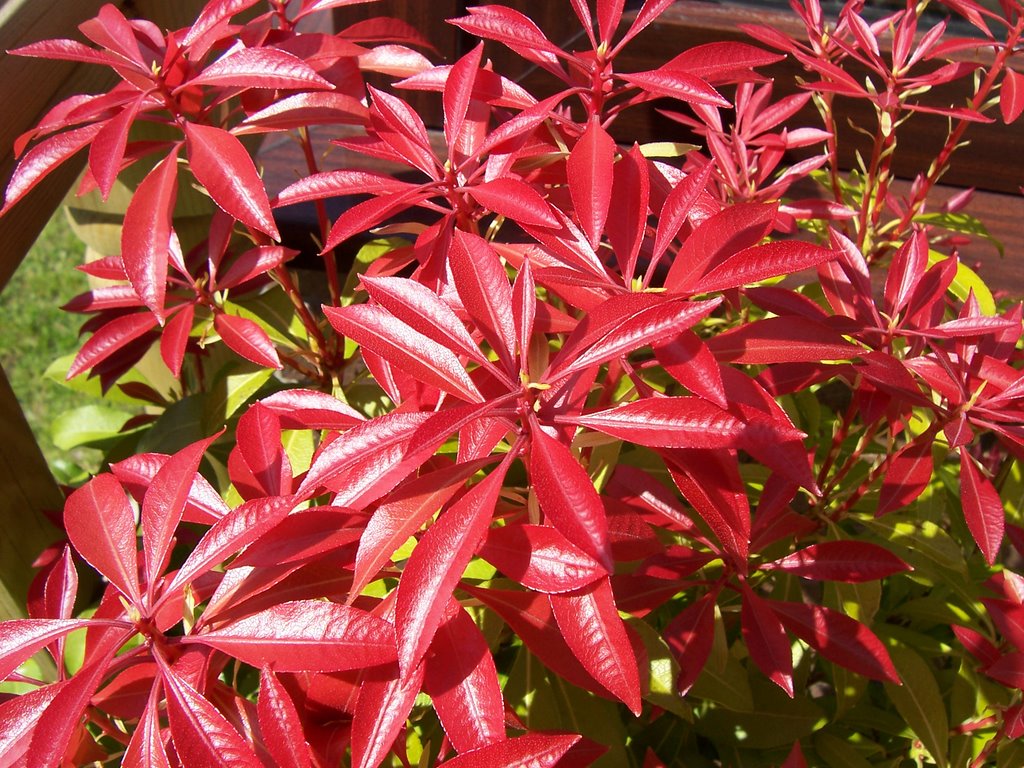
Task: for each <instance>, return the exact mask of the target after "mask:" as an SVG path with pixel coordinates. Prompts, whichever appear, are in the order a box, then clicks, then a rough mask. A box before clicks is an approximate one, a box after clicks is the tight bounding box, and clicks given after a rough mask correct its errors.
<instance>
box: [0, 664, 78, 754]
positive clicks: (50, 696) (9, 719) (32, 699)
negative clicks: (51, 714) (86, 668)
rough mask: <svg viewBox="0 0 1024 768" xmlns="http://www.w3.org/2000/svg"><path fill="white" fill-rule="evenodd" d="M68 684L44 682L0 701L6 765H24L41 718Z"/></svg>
mask: <svg viewBox="0 0 1024 768" xmlns="http://www.w3.org/2000/svg"><path fill="white" fill-rule="evenodd" d="M66 684H67V682H66V681H65V682H60V683H52V684H50V685H45V686H43V687H41V688H36V689H35V690H34V691H29V692H28V693H23V694H22V695H21V696H13V697H11V698H10V699H7V700H6V701H4V702H2V703H0V723H2V724H3V727H2V728H0V755H3V761H4V762H3V765H4V766H5V768H7V766H13V765H24V764H25V757H26V754H27V752H28V749H29V744H30V743H31V741H32V734H33V732H34V730H35V727H36V725H37V724H38V723H39V718H40V717H42V715H43V713H44V712H45V711H46V710H47V709H48V708H49V707H50V704H51V703H52V702H53V700H54V698H55V697H56V696H57V694H58V693H60V690H61V689H62V688H63V687H64V686H65V685H66Z"/></svg>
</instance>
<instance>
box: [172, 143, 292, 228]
mask: <svg viewBox="0 0 1024 768" xmlns="http://www.w3.org/2000/svg"><path fill="white" fill-rule="evenodd" d="M185 138H186V140H187V141H186V146H187V148H188V160H189V166H190V168H191V169H192V175H193V176H195V177H196V181H198V182H199V183H200V184H202V185H203V186H204V187H205V188H206V191H207V192H209V193H210V197H212V198H213V201H214V202H215V203H216V204H217V205H218V206H220V208H221V209H223V210H224V211H225V212H226V213H228V214H230V215H231V216H233V217H234V218H236V219H238V220H239V221H240V222H242V223H243V224H245V225H246V226H247V227H251V228H252V229H255V230H258V231H260V232H264V233H266V234H268V235H270V237H272V238H273V239H274V240H279V239H280V237H281V236H280V235H279V234H278V231H277V225H275V224H274V214H273V212H272V211H271V210H270V201H269V200H268V199H267V191H266V190H265V189H264V188H263V180H262V179H261V178H260V175H259V173H258V172H257V171H256V166H255V165H254V164H253V162H252V158H251V157H250V156H249V153H248V152H247V151H246V149H245V147H243V146H242V142H240V141H239V140H238V139H237V138H235V137H234V136H232V135H231V134H230V133H228V132H227V131H225V130H224V129H223V128H217V127H215V126H212V125H199V124H198V123H185Z"/></svg>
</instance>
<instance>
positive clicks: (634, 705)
mask: <svg viewBox="0 0 1024 768" xmlns="http://www.w3.org/2000/svg"><path fill="white" fill-rule="evenodd" d="M548 600H550V601H551V610H552V611H553V613H554V615H555V620H556V621H557V622H558V628H559V630H561V632H562V637H564V638H565V642H566V643H567V644H568V645H569V647H570V648H571V649H572V650H573V651H574V652H575V654H576V657H577V658H578V659H579V660H580V663H582V664H583V666H584V668H585V669H586V670H587V672H589V673H590V674H591V675H593V677H594V679H595V680H597V681H598V682H599V683H601V685H603V686H604V687H605V688H607V689H608V690H609V691H611V692H612V693H613V694H615V696H616V697H617V698H618V699H619V700H620V701H622V702H623V703H624V704H625V705H626V706H627V707H629V709H630V711H632V712H633V714H634V715H637V716H639V715H640V709H641V706H642V703H641V698H640V673H639V671H638V669H637V659H636V654H635V652H634V651H633V646H632V645H630V642H629V637H628V635H627V634H626V625H625V624H623V623H622V619H621V618H619V612H618V609H617V608H616V607H615V598H614V597H613V596H612V588H611V583H610V582H609V580H608V578H607V577H605V578H603V579H599V580H597V581H595V582H594V583H592V584H590V585H589V586H587V587H584V588H583V589H580V590H576V591H575V592H570V593H566V594H561V595H550V596H549V597H548Z"/></svg>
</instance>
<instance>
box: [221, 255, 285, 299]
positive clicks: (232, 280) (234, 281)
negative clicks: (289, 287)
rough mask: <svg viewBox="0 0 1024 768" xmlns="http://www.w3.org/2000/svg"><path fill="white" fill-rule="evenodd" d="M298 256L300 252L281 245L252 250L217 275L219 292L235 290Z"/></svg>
mask: <svg viewBox="0 0 1024 768" xmlns="http://www.w3.org/2000/svg"><path fill="white" fill-rule="evenodd" d="M297 255H298V251H294V250H292V249H291V248H282V247H281V246H279V245H271V246H261V247H257V248H250V249H249V250H248V251H246V252H245V253H243V254H241V255H240V256H239V257H238V258H237V259H235V260H234V261H232V262H231V266H229V267H228V268H227V269H226V270H224V271H223V272H222V273H218V274H217V278H216V283H215V284H216V286H217V290H224V289H226V288H234V287H236V286H238V285H241V284H242V283H245V282H248V281H249V280H252V279H253V278H255V277H258V276H259V275H263V274H266V273H267V272H270V271H271V270H273V269H274V268H275V267H279V266H281V265H282V264H284V262H286V261H288V260H289V259H291V258H292V257H294V256H297Z"/></svg>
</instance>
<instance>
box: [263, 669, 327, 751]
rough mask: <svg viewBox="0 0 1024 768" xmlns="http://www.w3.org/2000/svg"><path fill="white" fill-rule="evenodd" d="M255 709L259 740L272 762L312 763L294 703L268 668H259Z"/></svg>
mask: <svg viewBox="0 0 1024 768" xmlns="http://www.w3.org/2000/svg"><path fill="white" fill-rule="evenodd" d="M256 712H257V715H258V717H259V723H260V733H261V734H262V735H263V743H264V744H265V745H266V747H267V751H268V752H269V753H270V756H271V757H272V758H273V759H274V763H275V765H278V766H280V767H281V768H310V766H312V764H313V763H312V760H311V759H310V756H309V747H308V746H307V744H306V739H305V734H303V731H302V721H301V720H300V719H299V712H298V710H297V709H296V708H295V702H294V701H292V697H291V696H290V695H288V691H287V690H285V687H284V686H283V685H281V681H280V680H278V679H277V676H276V675H275V674H274V673H273V672H272V671H271V670H270V669H269V668H268V667H264V668H263V669H262V670H260V697H259V701H258V702H257V709H256Z"/></svg>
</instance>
